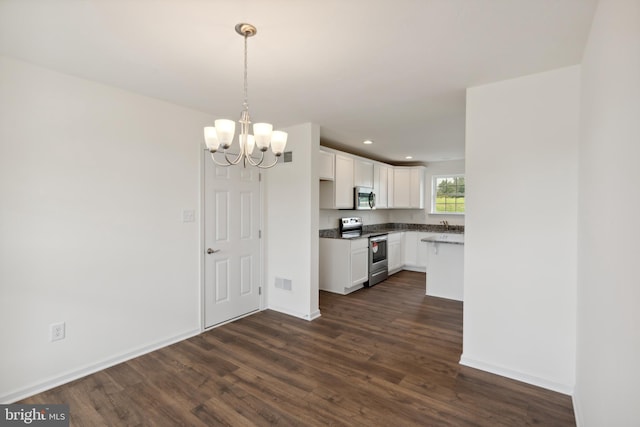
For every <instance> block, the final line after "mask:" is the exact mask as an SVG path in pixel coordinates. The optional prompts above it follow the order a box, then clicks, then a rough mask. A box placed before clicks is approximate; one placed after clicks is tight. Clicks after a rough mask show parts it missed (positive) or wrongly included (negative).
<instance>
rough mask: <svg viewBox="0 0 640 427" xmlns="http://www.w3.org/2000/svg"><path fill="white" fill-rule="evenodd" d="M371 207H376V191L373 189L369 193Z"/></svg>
mask: <svg viewBox="0 0 640 427" xmlns="http://www.w3.org/2000/svg"><path fill="white" fill-rule="evenodd" d="M369 207H370V208H371V209H373V208H375V207H376V193H374V192H373V191H372V192H371V193H369Z"/></svg>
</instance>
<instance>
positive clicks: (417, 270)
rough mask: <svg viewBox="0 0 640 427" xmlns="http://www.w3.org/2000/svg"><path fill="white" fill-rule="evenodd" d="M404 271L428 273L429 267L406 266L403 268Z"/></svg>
mask: <svg viewBox="0 0 640 427" xmlns="http://www.w3.org/2000/svg"><path fill="white" fill-rule="evenodd" d="M402 270H409V271H416V272H418V273H426V272H427V267H422V266H419V265H405V266H403V267H402Z"/></svg>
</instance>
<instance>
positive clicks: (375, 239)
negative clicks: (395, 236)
mask: <svg viewBox="0 0 640 427" xmlns="http://www.w3.org/2000/svg"><path fill="white" fill-rule="evenodd" d="M386 240H387V236H381V237H372V238H371V239H369V241H371V242H384V241H386Z"/></svg>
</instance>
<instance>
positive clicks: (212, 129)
mask: <svg viewBox="0 0 640 427" xmlns="http://www.w3.org/2000/svg"><path fill="white" fill-rule="evenodd" d="M236 32H237V33H238V34H240V35H241V36H243V37H244V102H243V103H242V112H241V113H240V120H238V123H240V133H239V135H238V146H239V151H238V154H237V155H236V154H232V153H229V152H228V151H227V150H229V148H231V147H232V145H233V137H234V135H235V131H236V123H235V122H234V121H233V120H228V119H218V120H216V121H215V126H207V127H205V128H204V140H205V143H206V144H207V149H208V150H209V152H210V153H211V158H212V159H213V161H214V163H216V164H217V165H219V166H232V165H238V164H240V163H242V165H243V166H244V167H246V166H247V163H248V164H250V165H252V166H256V167H259V168H262V169H267V168H271V167H273V166H275V165H276V163H278V157H280V156H281V155H282V153H283V152H284V149H285V147H286V145H287V133H286V132H282V131H279V130H273V125H271V124H269V123H254V125H253V135H252V134H251V133H249V125H250V124H251V120H250V117H249V98H248V95H247V93H248V90H247V89H248V85H247V39H248V38H249V37H253V36H255V35H256V32H257V30H256V27H254V26H253V25H251V24H246V23H241V24H238V25H236ZM256 146H257V147H258V150H259V151H260V156H259V157H255V158H254V157H252V154H253V151H254V149H255V147H256ZM269 147H271V151H272V152H273V154H274V156H275V159H274V160H273V162H272V163H270V164H265V163H264V160H265V156H264V155H265V152H266V151H267V150H269ZM217 152H220V153H221V154H224V158H223V159H224V161H223V162H220V161H218V160H216V158H215V156H214V155H215V153H217Z"/></svg>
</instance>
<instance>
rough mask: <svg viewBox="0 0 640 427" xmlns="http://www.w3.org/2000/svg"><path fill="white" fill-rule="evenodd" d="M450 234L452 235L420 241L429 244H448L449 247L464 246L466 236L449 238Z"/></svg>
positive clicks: (443, 234) (440, 235) (434, 236)
mask: <svg viewBox="0 0 640 427" xmlns="http://www.w3.org/2000/svg"><path fill="white" fill-rule="evenodd" d="M449 234H451V233H441V234H436V235H432V236H429V237H425V238H424V239H420V241H421V242H427V243H446V244H449V245H464V235H463V236H459V235H456V236H449Z"/></svg>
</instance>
